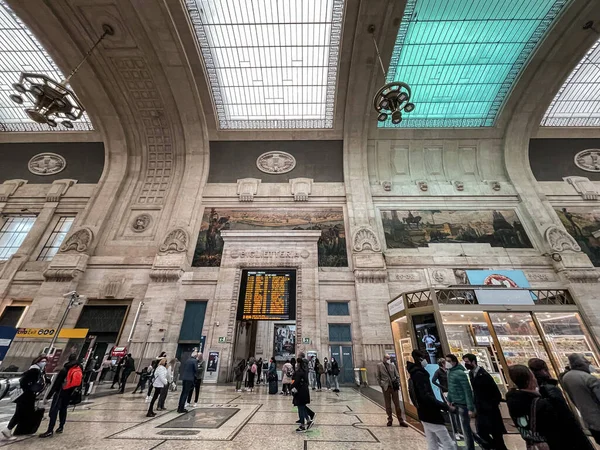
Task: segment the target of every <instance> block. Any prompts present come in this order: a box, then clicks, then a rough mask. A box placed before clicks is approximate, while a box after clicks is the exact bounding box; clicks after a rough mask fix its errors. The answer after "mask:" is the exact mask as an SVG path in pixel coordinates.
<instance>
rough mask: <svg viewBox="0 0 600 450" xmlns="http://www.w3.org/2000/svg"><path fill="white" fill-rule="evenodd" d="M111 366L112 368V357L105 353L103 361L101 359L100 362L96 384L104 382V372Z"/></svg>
mask: <svg viewBox="0 0 600 450" xmlns="http://www.w3.org/2000/svg"><path fill="white" fill-rule="evenodd" d="M111 368H112V359H111V357H110V355H106V358H105V359H104V361H102V364H100V378H99V379H98V384H101V383H103V382H104V379H105V378H106V374H107V373H108V372H109V371H110V369H111Z"/></svg>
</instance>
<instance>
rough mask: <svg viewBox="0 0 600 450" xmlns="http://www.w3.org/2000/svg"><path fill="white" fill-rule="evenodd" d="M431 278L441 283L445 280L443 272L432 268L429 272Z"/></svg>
mask: <svg viewBox="0 0 600 450" xmlns="http://www.w3.org/2000/svg"><path fill="white" fill-rule="evenodd" d="M431 278H433V280H434V281H435V282H436V283H443V282H444V281H446V278H445V277H444V272H442V271H441V270H434V271H433V272H431Z"/></svg>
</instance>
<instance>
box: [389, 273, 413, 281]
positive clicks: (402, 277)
mask: <svg viewBox="0 0 600 450" xmlns="http://www.w3.org/2000/svg"><path fill="white" fill-rule="evenodd" d="M389 279H390V281H421V275H420V274H419V272H396V273H393V274H390V275H389Z"/></svg>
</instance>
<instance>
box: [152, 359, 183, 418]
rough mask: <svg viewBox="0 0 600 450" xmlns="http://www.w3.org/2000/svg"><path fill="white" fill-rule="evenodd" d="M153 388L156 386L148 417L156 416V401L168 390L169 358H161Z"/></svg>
mask: <svg viewBox="0 0 600 450" xmlns="http://www.w3.org/2000/svg"><path fill="white" fill-rule="evenodd" d="M152 386H154V394H153V395H152V400H151V401H150V406H149V407H148V413H147V414H146V417H154V416H156V413H155V412H154V403H156V400H157V399H158V398H159V397H160V394H161V392H162V390H163V389H168V386H169V380H168V378H167V358H161V359H160V361H159V362H158V366H157V367H156V370H155V371H154V376H153V379H152ZM180 403H181V400H180ZM177 412H181V411H177Z"/></svg>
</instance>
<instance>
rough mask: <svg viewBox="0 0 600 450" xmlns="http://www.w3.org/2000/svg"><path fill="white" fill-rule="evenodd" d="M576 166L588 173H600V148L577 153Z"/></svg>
mask: <svg viewBox="0 0 600 450" xmlns="http://www.w3.org/2000/svg"><path fill="white" fill-rule="evenodd" d="M575 165H576V166H577V167H579V168H580V169H581V170H585V171H586V172H600V148H588V149H587V150H582V151H580V152H579V153H577V154H576V155H575Z"/></svg>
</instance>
